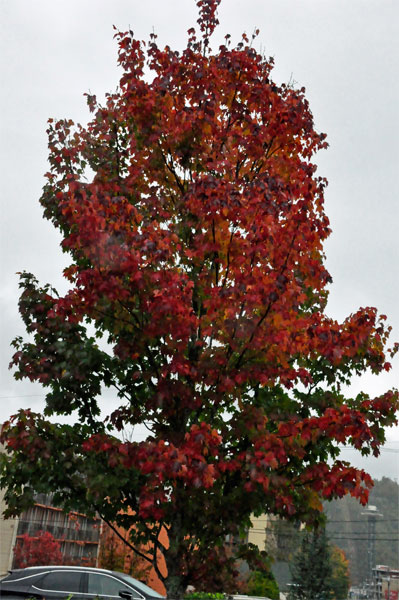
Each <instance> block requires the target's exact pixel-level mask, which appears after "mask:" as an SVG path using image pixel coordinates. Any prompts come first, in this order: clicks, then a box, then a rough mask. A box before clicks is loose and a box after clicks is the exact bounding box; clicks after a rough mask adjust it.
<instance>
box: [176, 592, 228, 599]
mask: <svg viewBox="0 0 399 600" xmlns="http://www.w3.org/2000/svg"><path fill="white" fill-rule="evenodd" d="M224 598H225V595H224V594H221V593H218V592H216V593H212V592H190V593H189V594H186V595H185V596H184V600H224Z"/></svg>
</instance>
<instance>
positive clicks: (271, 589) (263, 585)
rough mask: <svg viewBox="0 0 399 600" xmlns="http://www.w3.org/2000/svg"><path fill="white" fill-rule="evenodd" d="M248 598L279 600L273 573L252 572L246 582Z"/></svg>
mask: <svg viewBox="0 0 399 600" xmlns="http://www.w3.org/2000/svg"><path fill="white" fill-rule="evenodd" d="M246 593H247V594H248V596H262V597H265V596H266V598H270V599H271V600H279V597H280V592H279V589H278V585H277V582H276V580H275V579H274V576H273V573H271V572H270V571H269V572H263V571H253V573H252V574H251V576H250V578H249V579H248V582H247V590H246Z"/></svg>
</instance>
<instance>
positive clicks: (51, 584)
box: [36, 571, 82, 594]
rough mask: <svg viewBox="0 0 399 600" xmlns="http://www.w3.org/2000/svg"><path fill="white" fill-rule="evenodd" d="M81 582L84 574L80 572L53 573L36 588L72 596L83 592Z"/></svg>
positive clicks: (46, 576) (44, 578)
mask: <svg viewBox="0 0 399 600" xmlns="http://www.w3.org/2000/svg"><path fill="white" fill-rule="evenodd" d="M81 580H82V574H81V573H79V572H78V571H53V572H52V573H48V574H47V575H45V576H44V577H43V579H42V580H41V581H40V583H39V584H37V586H36V587H38V588H39V589H40V590H48V591H54V592H66V593H68V594H71V593H77V592H81V589H82V588H81Z"/></svg>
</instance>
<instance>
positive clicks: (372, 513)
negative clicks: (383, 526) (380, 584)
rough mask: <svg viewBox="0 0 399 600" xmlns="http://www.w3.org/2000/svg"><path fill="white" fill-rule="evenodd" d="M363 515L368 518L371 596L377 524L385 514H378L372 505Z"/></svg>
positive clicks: (368, 561)
mask: <svg viewBox="0 0 399 600" xmlns="http://www.w3.org/2000/svg"><path fill="white" fill-rule="evenodd" d="M362 515H363V516H365V517H367V525H368V528H367V559H368V560H367V564H368V569H367V570H368V577H369V580H370V586H369V590H370V592H369V594H370V593H371V590H372V581H373V568H374V567H375V523H376V521H377V519H378V517H382V516H383V514H382V513H380V512H378V510H377V507H376V506H372V505H371V504H370V505H369V506H368V507H367V509H366V510H365V511H364V512H362ZM368 597H369V598H373V600H374V594H373V596H370V595H369V596H368Z"/></svg>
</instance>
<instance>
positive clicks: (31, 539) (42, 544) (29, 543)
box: [13, 531, 63, 569]
mask: <svg viewBox="0 0 399 600" xmlns="http://www.w3.org/2000/svg"><path fill="white" fill-rule="evenodd" d="M13 564H14V568H16V569H24V568H25V567H35V566H40V565H62V564H63V556H62V554H61V549H60V544H59V543H58V542H57V540H56V539H54V536H53V535H52V534H51V533H49V532H48V531H39V532H38V533H37V535H36V536H29V535H28V534H27V533H25V534H24V535H22V536H21V538H20V539H19V540H18V541H17V543H16V545H15V548H14V563H13Z"/></svg>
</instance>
